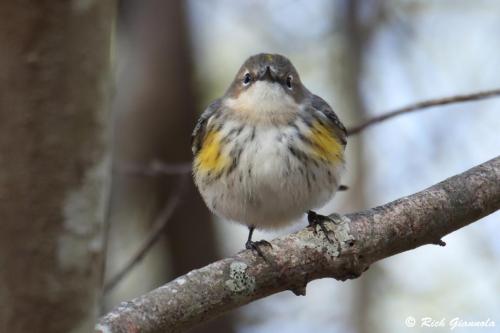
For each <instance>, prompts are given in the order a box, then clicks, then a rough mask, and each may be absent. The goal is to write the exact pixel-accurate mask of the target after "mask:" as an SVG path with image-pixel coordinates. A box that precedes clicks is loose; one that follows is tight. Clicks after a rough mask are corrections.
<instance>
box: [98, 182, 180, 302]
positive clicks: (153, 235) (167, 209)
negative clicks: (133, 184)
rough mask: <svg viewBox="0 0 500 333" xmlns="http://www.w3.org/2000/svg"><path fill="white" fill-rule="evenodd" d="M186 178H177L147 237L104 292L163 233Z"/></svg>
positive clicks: (122, 276)
mask: <svg viewBox="0 0 500 333" xmlns="http://www.w3.org/2000/svg"><path fill="white" fill-rule="evenodd" d="M187 178H188V177H186V175H183V176H181V177H180V178H179V180H178V186H177V189H176V190H174V191H173V193H172V195H171V196H170V197H169V198H168V199H167V202H166V203H165V206H164V207H163V209H162V210H161V211H160V213H159V214H158V216H157V217H156V218H155V220H154V222H153V225H152V227H151V230H150V231H149V233H148V235H147V237H146V238H145V239H144V241H143V242H142V244H141V245H140V247H139V249H138V250H137V252H135V253H134V255H132V256H131V257H130V258H129V260H128V261H127V263H126V264H125V265H124V266H123V268H122V269H121V270H120V271H118V273H116V274H115V275H114V276H113V277H112V278H110V279H109V280H108V281H107V282H106V283H105V284H104V293H107V292H109V291H110V290H111V289H113V288H114V287H115V286H116V285H117V284H118V283H119V282H120V281H121V280H122V279H123V278H124V277H125V276H126V275H127V274H128V273H130V271H131V270H132V269H133V268H134V267H135V266H136V265H137V264H138V263H139V262H141V261H142V259H143V258H144V257H145V255H146V254H147V253H148V252H149V250H151V248H152V247H153V245H155V244H156V242H157V241H158V240H159V239H160V236H161V235H163V234H164V232H165V228H166V227H167V225H168V222H169V220H170V218H171V217H172V215H173V214H174V212H175V209H176V208H177V207H178V206H179V204H180V202H181V199H182V197H183V195H184V194H185V192H186V188H187V184H186V182H187Z"/></svg>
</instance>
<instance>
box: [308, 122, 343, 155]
mask: <svg viewBox="0 0 500 333" xmlns="http://www.w3.org/2000/svg"><path fill="white" fill-rule="evenodd" d="M309 140H311V142H312V149H313V152H314V154H315V155H316V157H318V158H320V159H322V160H326V161H329V162H340V161H341V160H342V159H343V157H342V155H343V153H344V151H343V147H342V143H341V142H340V140H339V139H338V138H337V137H336V136H335V132H334V131H333V130H331V129H328V128H327V127H325V126H324V125H322V124H321V123H320V122H318V121H315V122H314V123H313V125H312V129H311V134H310V136H309Z"/></svg>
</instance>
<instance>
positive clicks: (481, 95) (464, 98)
mask: <svg viewBox="0 0 500 333" xmlns="http://www.w3.org/2000/svg"><path fill="white" fill-rule="evenodd" d="M499 95H500V89H494V90H488V91H482V92H478V93H474V94H465V95H456V96H451V97H444V98H436V99H431V100H428V101H423V102H418V103H415V104H411V105H408V106H405V107H402V108H399V109H396V110H393V111H389V112H386V113H383V114H381V115H380V116H376V117H373V118H371V119H368V120H366V121H365V122H363V123H361V124H359V125H357V126H354V127H351V128H349V129H348V130H347V134H348V135H354V134H358V133H359V132H361V131H362V130H364V129H365V128H367V127H369V126H372V125H374V124H378V123H380V122H382V121H385V120H387V119H390V118H394V117H396V116H399V115H402V114H405V113H410V112H414V111H420V110H423V109H427V108H430V107H433V106H439V105H447V104H453V103H462V102H472V101H478V100H482V99H486V98H492V97H497V96H499Z"/></svg>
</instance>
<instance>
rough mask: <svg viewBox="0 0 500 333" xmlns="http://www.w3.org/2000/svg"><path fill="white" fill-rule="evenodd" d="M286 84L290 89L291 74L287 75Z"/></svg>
mask: <svg viewBox="0 0 500 333" xmlns="http://www.w3.org/2000/svg"><path fill="white" fill-rule="evenodd" d="M286 86H287V87H288V89H292V76H291V75H288V77H287V78H286Z"/></svg>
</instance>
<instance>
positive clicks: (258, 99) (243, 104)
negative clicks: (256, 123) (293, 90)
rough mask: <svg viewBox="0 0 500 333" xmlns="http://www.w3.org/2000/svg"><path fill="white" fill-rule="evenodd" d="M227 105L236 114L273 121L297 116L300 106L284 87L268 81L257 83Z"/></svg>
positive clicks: (230, 100) (227, 102) (231, 99)
mask: <svg viewBox="0 0 500 333" xmlns="http://www.w3.org/2000/svg"><path fill="white" fill-rule="evenodd" d="M226 105H227V106H228V107H229V108H231V109H233V110H235V111H236V112H241V113H244V114H245V115H246V116H249V117H250V118H254V117H255V119H257V118H258V119H265V118H267V119H268V120H271V119H272V117H273V116H275V117H277V118H288V117H289V116H292V115H295V114H296V112H297V111H298V109H299V105H298V104H297V103H296V102H295V100H294V99H293V98H292V97H291V96H290V95H288V94H287V93H286V91H285V90H284V88H283V86H281V85H280V84H278V83H274V82H268V81H257V82H255V83H254V84H252V86H250V87H249V88H248V89H246V90H244V91H242V92H241V93H240V94H239V95H238V96H237V97H236V98H229V99H228V100H227V101H226Z"/></svg>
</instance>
